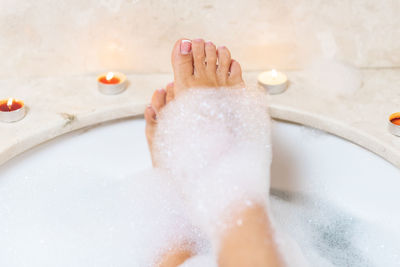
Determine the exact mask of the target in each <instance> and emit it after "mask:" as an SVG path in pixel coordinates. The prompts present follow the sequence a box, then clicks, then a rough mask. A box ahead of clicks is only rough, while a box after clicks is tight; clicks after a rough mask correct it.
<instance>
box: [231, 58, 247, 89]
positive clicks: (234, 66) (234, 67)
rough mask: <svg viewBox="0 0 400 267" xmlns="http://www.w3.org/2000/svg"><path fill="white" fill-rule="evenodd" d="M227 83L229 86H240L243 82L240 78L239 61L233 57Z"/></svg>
mask: <svg viewBox="0 0 400 267" xmlns="http://www.w3.org/2000/svg"><path fill="white" fill-rule="evenodd" d="M228 83H229V85H230V86H236V85H238V86H239V85H240V86H242V85H243V83H244V82H243V78H242V68H241V67H240V64H239V62H237V61H236V60H233V59H232V61H231V67H230V70H229V77H228Z"/></svg>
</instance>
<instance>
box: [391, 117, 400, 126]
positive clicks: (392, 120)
mask: <svg viewBox="0 0 400 267" xmlns="http://www.w3.org/2000/svg"><path fill="white" fill-rule="evenodd" d="M390 121H391V122H392V123H393V124H396V125H400V117H399V118H394V119H391V120H390Z"/></svg>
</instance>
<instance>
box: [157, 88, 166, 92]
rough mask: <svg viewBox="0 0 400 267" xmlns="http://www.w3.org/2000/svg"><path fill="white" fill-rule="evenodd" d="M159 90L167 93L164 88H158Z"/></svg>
mask: <svg viewBox="0 0 400 267" xmlns="http://www.w3.org/2000/svg"><path fill="white" fill-rule="evenodd" d="M157 91H158V92H160V93H165V92H166V91H165V89H164V88H160V89H157Z"/></svg>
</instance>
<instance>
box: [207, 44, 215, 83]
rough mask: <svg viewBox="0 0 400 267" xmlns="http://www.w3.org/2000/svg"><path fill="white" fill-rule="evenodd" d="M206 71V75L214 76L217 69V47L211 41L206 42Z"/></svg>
mask: <svg viewBox="0 0 400 267" xmlns="http://www.w3.org/2000/svg"><path fill="white" fill-rule="evenodd" d="M205 51H206V71H207V75H208V77H215V75H216V73H215V72H216V70H217V48H216V47H215V45H214V44H213V43H212V42H206V44H205Z"/></svg>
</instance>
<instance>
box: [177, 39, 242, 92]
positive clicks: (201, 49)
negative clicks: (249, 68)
mask: <svg viewBox="0 0 400 267" xmlns="http://www.w3.org/2000/svg"><path fill="white" fill-rule="evenodd" d="M171 60H172V67H173V69H174V79H175V86H174V93H175V94H179V92H181V91H183V90H186V89H189V88H195V87H200V88H204V87H236V88H243V87H244V82H243V79H242V69H241V67H240V64H239V63H238V62H237V61H235V60H232V59H231V53H230V52H229V50H228V48H226V47H225V46H220V47H218V48H216V47H215V45H214V44H213V43H212V42H204V40H203V39H195V40H193V41H190V40H185V39H180V40H178V41H177V42H176V43H175V45H174V48H173V50H172V56H171Z"/></svg>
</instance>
